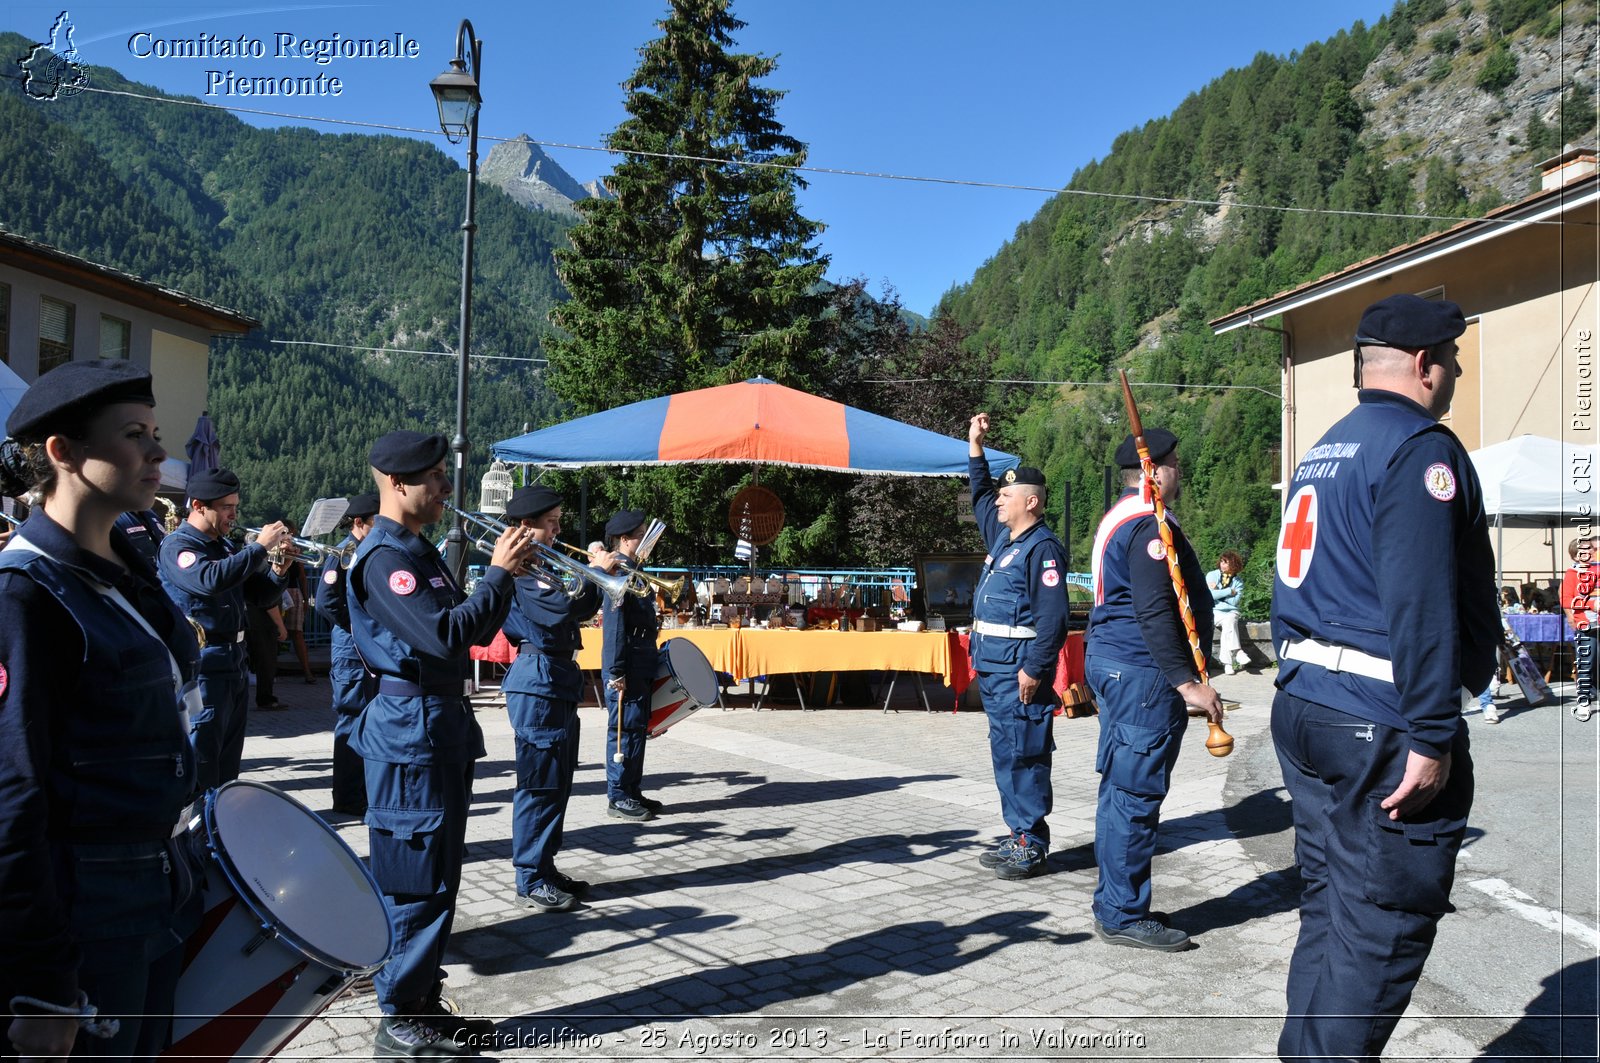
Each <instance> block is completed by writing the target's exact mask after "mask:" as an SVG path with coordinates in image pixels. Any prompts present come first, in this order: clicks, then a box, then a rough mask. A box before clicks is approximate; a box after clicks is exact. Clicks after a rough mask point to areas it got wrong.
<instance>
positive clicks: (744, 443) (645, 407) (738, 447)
mask: <svg viewBox="0 0 1600 1063" xmlns="http://www.w3.org/2000/svg"><path fill="white" fill-rule="evenodd" d="M490 449H492V450H493V452H494V456H495V457H496V458H499V459H500V460H501V461H512V462H524V463H527V464H531V465H543V466H548V467H552V468H561V469H579V468H583V467H585V466H589V465H680V464H689V463H696V462H741V463H749V462H754V463H759V464H767V465H792V466H796V467H799V468H803V469H828V470H833V471H835V472H853V473H859V474H861V475H865V476H965V475H966V474H967V441H966V440H965V439H954V438H952V437H950V436H942V435H940V434H939V433H937V432H929V431H927V430H926V429H922V428H917V427H915V426H913V425H909V424H904V423H902V422H900V421H896V420H893V419H891V418H888V417H880V416H879V415H877V414H875V413H867V412H866V411H865V410H858V409H856V408H855V407H853V406H846V405H845V404H844V403H842V402H834V401H833V400H832V399H824V398H820V397H818V396H816V395H810V394H807V393H806V392H804V391H796V390H795V389H794V388H787V387H784V386H783V385H782V384H777V383H774V382H773V381H771V380H768V379H766V378H765V377H755V378H753V379H750V380H746V381H745V382H744V383H742V384H725V385H723V386H722V387H715V388H703V389H701V390H699V391H685V392H680V393H679V394H676V395H664V396H662V397H660V398H655V399H646V400H645V401H643V402H635V403H631V404H630V405H627V406H619V407H617V408H616V409H614V410H605V411H603V412H601V413H595V414H590V415H589V416H588V417H579V418H578V419H577V420H573V421H567V422H566V423H565V424H558V425H551V426H550V427H549V428H541V429H540V430H539V431H537V432H529V433H528V434H526V435H521V436H517V437H516V438H514V439H507V440H503V441H501V442H499V443H496V444H495V445H494V446H493V447H492V448H490ZM986 453H987V454H988V456H989V468H990V471H991V472H993V473H994V474H996V475H999V474H1000V473H1001V472H1003V471H1005V470H1006V469H1010V468H1013V467H1015V466H1016V465H1017V464H1019V462H1018V459H1017V458H1016V456H1015V455H1012V454H1007V453H1004V452H1003V451H999V450H986Z"/></svg>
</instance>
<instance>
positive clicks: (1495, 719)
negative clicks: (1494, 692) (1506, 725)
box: [1483, 708, 1500, 723]
mask: <svg viewBox="0 0 1600 1063" xmlns="http://www.w3.org/2000/svg"><path fill="white" fill-rule="evenodd" d="M1483 722H1484V723H1499V722H1500V713H1499V711H1498V710H1497V709H1494V708H1487V709H1484V710H1483Z"/></svg>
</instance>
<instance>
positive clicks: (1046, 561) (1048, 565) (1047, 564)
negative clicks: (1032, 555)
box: [1044, 557, 1056, 568]
mask: <svg viewBox="0 0 1600 1063" xmlns="http://www.w3.org/2000/svg"><path fill="white" fill-rule="evenodd" d="M1044 567H1045V568H1055V567H1056V563H1055V561H1054V559H1052V558H1048V557H1047V558H1045V559H1044Z"/></svg>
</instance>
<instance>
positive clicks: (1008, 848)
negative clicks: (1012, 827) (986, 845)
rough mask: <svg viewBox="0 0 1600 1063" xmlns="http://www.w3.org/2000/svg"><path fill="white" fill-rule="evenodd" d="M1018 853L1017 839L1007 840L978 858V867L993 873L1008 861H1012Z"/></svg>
mask: <svg viewBox="0 0 1600 1063" xmlns="http://www.w3.org/2000/svg"><path fill="white" fill-rule="evenodd" d="M1016 851H1017V839H1015V838H1007V839H1006V840H1005V841H1003V842H1001V843H1000V844H999V845H997V846H995V847H994V848H993V849H990V850H989V851H988V852H986V853H982V854H980V855H979V856H978V866H979V867H983V868H988V869H989V870H990V871H993V870H994V869H995V868H997V867H999V866H1000V865H1001V864H1003V863H1005V862H1006V861H1007V860H1010V859H1011V857H1012V855H1013V854H1014V853H1016Z"/></svg>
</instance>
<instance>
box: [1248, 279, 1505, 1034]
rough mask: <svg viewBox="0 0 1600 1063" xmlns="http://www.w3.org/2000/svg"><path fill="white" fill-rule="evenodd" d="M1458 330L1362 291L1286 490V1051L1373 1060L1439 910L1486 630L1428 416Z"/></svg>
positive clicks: (1471, 488)
mask: <svg viewBox="0 0 1600 1063" xmlns="http://www.w3.org/2000/svg"><path fill="white" fill-rule="evenodd" d="M1465 330H1466V323H1465V320H1464V319H1463V317H1462V314H1461V308H1460V307H1458V306H1457V305H1456V304H1455V303H1451V302H1446V301H1444V300H1438V301H1433V300H1427V299H1420V298H1418V297H1416V296H1413V295H1393V296H1390V297H1389V298H1387V299H1383V300H1381V301H1379V302H1377V303H1374V304H1373V305H1372V306H1370V307H1368V308H1367V310H1366V312H1365V313H1363V314H1362V317H1361V322H1360V325H1359V327H1358V328H1357V331H1356V338H1355V346H1356V373H1357V376H1356V381H1357V386H1358V387H1360V388H1361V390H1360V391H1359V392H1358V393H1357V405H1356V408H1355V409H1354V410H1352V411H1351V412H1350V413H1349V414H1347V415H1346V416H1345V417H1344V419H1343V420H1341V421H1339V422H1338V423H1337V424H1335V425H1334V426H1333V427H1332V428H1330V429H1328V431H1327V433H1326V434H1325V435H1324V436H1323V437H1322V439H1321V440H1320V441H1318V443H1317V445H1316V446H1314V447H1312V448H1311V449H1310V450H1309V451H1307V452H1306V454H1305V455H1304V457H1302V458H1301V460H1300V464H1299V465H1298V466H1297V467H1296V469H1295V474H1294V479H1293V481H1292V482H1291V483H1290V486H1289V491H1288V500H1289V501H1288V505H1287V506H1286V507H1285V509H1284V515H1283V527H1282V531H1281V532H1280V535H1279V539H1278V556H1277V578H1276V582H1275V584H1274V587H1273V594H1272V638H1273V641H1274V642H1275V643H1276V644H1277V647H1278V657H1279V660H1280V667H1279V670H1278V680H1277V686H1278V693H1277V696H1276V697H1275V698H1274V700H1273V703H1272V738H1273V742H1274V743H1275V745H1276V746H1277V750H1278V761H1279V764H1280V765H1281V766H1282V768H1283V781H1284V786H1285V787H1286V788H1287V789H1288V791H1289V797H1290V799H1291V801H1292V803H1293V813H1294V828H1295V856H1296V859H1297V860H1298V862H1299V864H1300V874H1301V877H1302V878H1303V879H1304V880H1305V891H1304V893H1302V895H1301V899H1300V938H1299V941H1298V942H1297V943H1296V945H1295V950H1294V956H1293V958H1292V959H1291V961H1290V964H1289V986H1288V1005H1289V1006H1288V1015H1287V1018H1286V1020H1285V1022H1284V1027H1283V1032H1282V1034H1281V1035H1280V1036H1279V1039H1278V1052H1279V1054H1280V1055H1282V1056H1284V1057H1285V1058H1288V1057H1291V1056H1292V1057H1294V1058H1297V1059H1299V1058H1305V1059H1349V1058H1361V1059H1376V1058H1377V1056H1378V1054H1379V1053H1380V1052H1382V1051H1383V1046H1384V1045H1385V1044H1386V1043H1387V1042H1388V1040H1389V1035H1390V1034H1391V1033H1393V1031H1394V1027H1395V1024H1396V1023H1397V1022H1398V1021H1399V1019H1400V1016H1401V1014H1402V1013H1403V1012H1404V1011H1405V1010H1406V1004H1407V1002H1408V1001H1409V1000H1410V999H1411V991H1412V989H1413V988H1414V987H1415V986H1416V983H1417V979H1418V978H1419V977H1421V975H1422V967H1423V964H1424V963H1425V962H1426V961H1427V958H1428V953H1429V951H1430V950H1431V949H1432V948H1433V938H1434V933H1435V931H1436V930H1437V928H1438V924H1439V919H1440V917H1441V916H1443V915H1444V913H1445V912H1448V911H1450V910H1451V907H1450V888H1451V886H1452V884H1453V882H1454V878H1455V865H1456V856H1457V854H1458V853H1459V852H1460V849H1461V841H1462V838H1463V836H1464V835H1465V833H1466V826H1467V814H1468V812H1469V811H1470V810H1471V807H1472V786H1473V779H1472V758H1471V755H1470V754H1469V752H1468V748H1467V725H1466V721H1464V720H1463V719H1461V715H1460V713H1461V705H1462V697H1461V695H1462V689H1463V688H1465V689H1466V690H1467V691H1468V692H1476V691H1479V690H1482V689H1483V688H1484V687H1485V686H1486V685H1488V682H1489V677H1490V676H1491V675H1492V674H1493V672H1494V668H1495V649H1496V647H1497V646H1498V644H1499V642H1500V614H1499V611H1498V610H1497V608H1496V602H1495V595H1494V584H1493V582H1492V581H1493V579H1494V572H1495V565H1494V557H1493V555H1492V553H1491V549H1490V545H1489V531H1488V522H1487V520H1486V518H1485V517H1484V510H1483V496H1482V490H1481V488H1480V487H1479V484H1478V477H1477V474H1476V472H1475V471H1474V470H1473V467H1472V462H1471V461H1470V460H1469V459H1468V457H1467V452H1466V449H1465V448H1464V447H1463V446H1462V445H1461V442H1460V440H1458V439H1457V438H1456V437H1455V435H1454V434H1452V433H1451V432H1450V430H1449V429H1447V428H1445V427H1444V426H1442V425H1440V424H1439V423H1438V422H1439V419H1440V418H1441V417H1442V416H1444V414H1445V412H1446V411H1447V410H1449V408H1450V400H1451V398H1452V396H1453V395H1454V394H1455V386H1456V378H1457V377H1458V376H1460V375H1461V371H1462V370H1461V366H1460V365H1459V364H1458V362H1457V361H1456V355H1457V346H1456V337H1457V336H1460V335H1461V333H1462V332H1464V331H1465Z"/></svg>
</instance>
